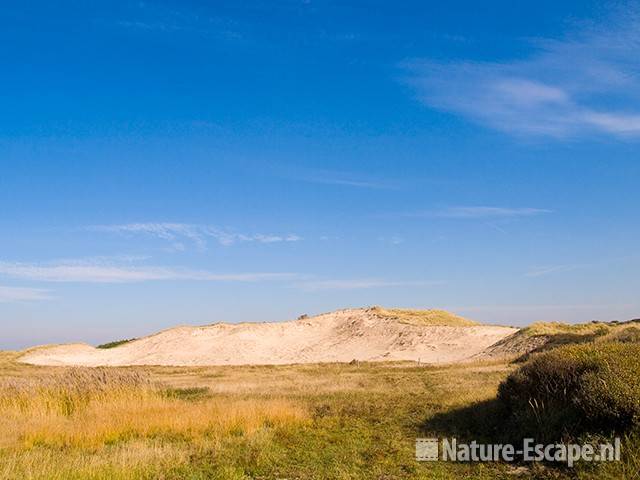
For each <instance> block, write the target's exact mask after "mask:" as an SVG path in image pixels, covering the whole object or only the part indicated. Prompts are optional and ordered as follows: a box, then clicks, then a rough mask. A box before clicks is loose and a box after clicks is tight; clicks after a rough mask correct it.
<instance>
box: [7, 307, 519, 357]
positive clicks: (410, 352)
mask: <svg viewBox="0 0 640 480" xmlns="http://www.w3.org/2000/svg"><path fill="white" fill-rule="evenodd" d="M393 312H404V313H402V314H398V315H396V314H394V313H393ZM406 312H410V311H407V310H404V311H400V310H396V311H394V310H382V309H379V308H368V309H347V310H338V311H336V312H332V313H326V314H323V315H318V316H316V317H311V318H304V319H299V320H293V321H287V322H279V323H240V324H226V323H219V324H215V325H210V326H205V327H176V328H172V329H169V330H164V331H162V332H160V333H157V334H155V335H151V336H148V337H145V338H141V339H139V340H135V341H132V342H129V343H126V344H124V345H121V346H118V347H116V348H111V349H97V348H94V347H92V346H90V345H86V344H71V345H60V346H53V347H41V348H36V349H33V350H31V351H29V352H27V353H26V354H25V355H24V356H23V357H21V359H20V360H21V361H22V362H25V363H30V364H35V365H77V366H102V365H107V366H123V365H173V366H178V365H246V364H252V365H264V364H290V363H316V362H349V361H351V360H354V359H355V360H360V361H384V360H414V361H421V362H425V363H450V362H458V361H462V360H465V359H469V358H471V357H473V356H474V355H476V354H478V353H480V352H482V351H483V350H485V349H486V348H487V347H489V346H491V345H493V344H494V343H496V342H498V341H500V340H501V339H503V338H505V337H507V336H508V335H510V334H512V333H514V332H515V331H516V329H514V328H509V327H500V326H484V325H477V324H473V322H470V321H466V320H464V319H461V318H460V317H455V316H454V315H452V314H448V313H447V312H442V311H435V310H434V311H420V312H421V314H420V315H417V316H412V315H407V314H406ZM411 312H415V311H411ZM426 312H437V313H438V318H439V319H440V320H435V321H431V320H430V321H428V322H425V321H424V320H423V319H424V318H432V317H433V315H431V316H430V317H427V316H426V315H425V313H426ZM443 315H444V317H443ZM446 315H449V317H446ZM443 318H444V320H442V319H443ZM461 321H464V322H467V323H468V324H469V325H470V326H466V325H467V323H463V325H465V326H458V325H459V324H461ZM434 323H435V324H434ZM438 323H441V324H438ZM442 323H444V324H442ZM447 323H448V324H447ZM452 325H455V326H452Z"/></svg>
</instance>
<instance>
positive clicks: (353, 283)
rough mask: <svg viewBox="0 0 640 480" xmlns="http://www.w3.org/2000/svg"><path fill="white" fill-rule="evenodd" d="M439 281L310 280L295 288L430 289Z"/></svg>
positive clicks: (308, 289) (375, 279)
mask: <svg viewBox="0 0 640 480" xmlns="http://www.w3.org/2000/svg"><path fill="white" fill-rule="evenodd" d="M442 283H443V282H441V281H432V282H424V281H390V280H381V279H377V278H363V279H350V280H310V281H304V282H299V283H296V284H295V287H297V288H299V289H301V290H305V291H308V292H317V291H322V290H362V289H371V288H390V287H430V286H435V285H442Z"/></svg>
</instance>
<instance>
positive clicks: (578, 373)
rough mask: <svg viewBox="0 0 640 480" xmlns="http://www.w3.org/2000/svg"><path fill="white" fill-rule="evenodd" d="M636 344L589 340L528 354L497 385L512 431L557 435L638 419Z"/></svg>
mask: <svg viewBox="0 0 640 480" xmlns="http://www.w3.org/2000/svg"><path fill="white" fill-rule="evenodd" d="M639 380H640V345H638V344H635V343H595V344H594V343H590V344H582V345H571V346H566V347H560V348H557V349H555V350H552V351H549V352H546V353H542V354H539V355H536V356H534V357H532V358H531V359H530V360H529V361H528V362H527V363H526V364H524V365H523V366H522V367H520V368H519V369H518V370H516V371H515V372H514V373H512V374H511V375H510V376H509V377H508V378H507V379H506V380H505V381H504V382H503V383H502V384H501V385H500V387H499V389H498V399H499V401H500V403H501V404H502V406H503V407H504V409H505V420H506V423H507V428H508V431H509V432H510V434H511V436H518V437H520V438H524V437H532V438H536V439H537V440H540V441H557V440H559V439H562V438H563V437H564V438H566V437H575V436H579V435H583V434H588V433H604V434H609V433H613V432H622V431H625V430H628V429H630V428H631V427H634V426H636V425H638V424H640V381H639Z"/></svg>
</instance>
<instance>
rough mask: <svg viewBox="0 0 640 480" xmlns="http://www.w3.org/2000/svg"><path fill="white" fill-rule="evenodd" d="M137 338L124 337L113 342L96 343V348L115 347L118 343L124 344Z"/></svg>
mask: <svg viewBox="0 0 640 480" xmlns="http://www.w3.org/2000/svg"><path fill="white" fill-rule="evenodd" d="M134 340H137V338H125V339H123V340H116V341H114V342H108V343H103V344H101V345H97V346H96V348H115V347H119V346H120V345H124V344H125V343H129V342H133V341H134Z"/></svg>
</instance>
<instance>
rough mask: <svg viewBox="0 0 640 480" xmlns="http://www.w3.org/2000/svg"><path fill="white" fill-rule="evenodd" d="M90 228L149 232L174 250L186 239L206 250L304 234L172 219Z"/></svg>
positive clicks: (122, 232) (292, 239)
mask: <svg viewBox="0 0 640 480" xmlns="http://www.w3.org/2000/svg"><path fill="white" fill-rule="evenodd" d="M87 230H90V231H94V232H106V233H114V234H119V235H146V236H151V237H155V238H160V239H163V240H167V241H168V242H171V243H172V246H173V247H174V249H175V250H184V248H185V247H184V242H185V241H189V242H191V243H192V244H194V245H195V246H196V247H197V248H198V249H200V250H203V249H205V248H206V247H207V242H208V240H213V241H215V242H217V243H218V244H219V245H223V246H230V245H233V244H236V243H239V242H256V243H280V242H298V241H300V240H302V237H300V236H299V235H296V234H286V235H276V234H262V233H258V234H243V233H236V232H232V231H229V230H225V229H221V228H218V227H214V226H211V225H197V224H188V223H169V222H160V223H153V222H146V223H126V224H119V225H93V226H90V227H87Z"/></svg>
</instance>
